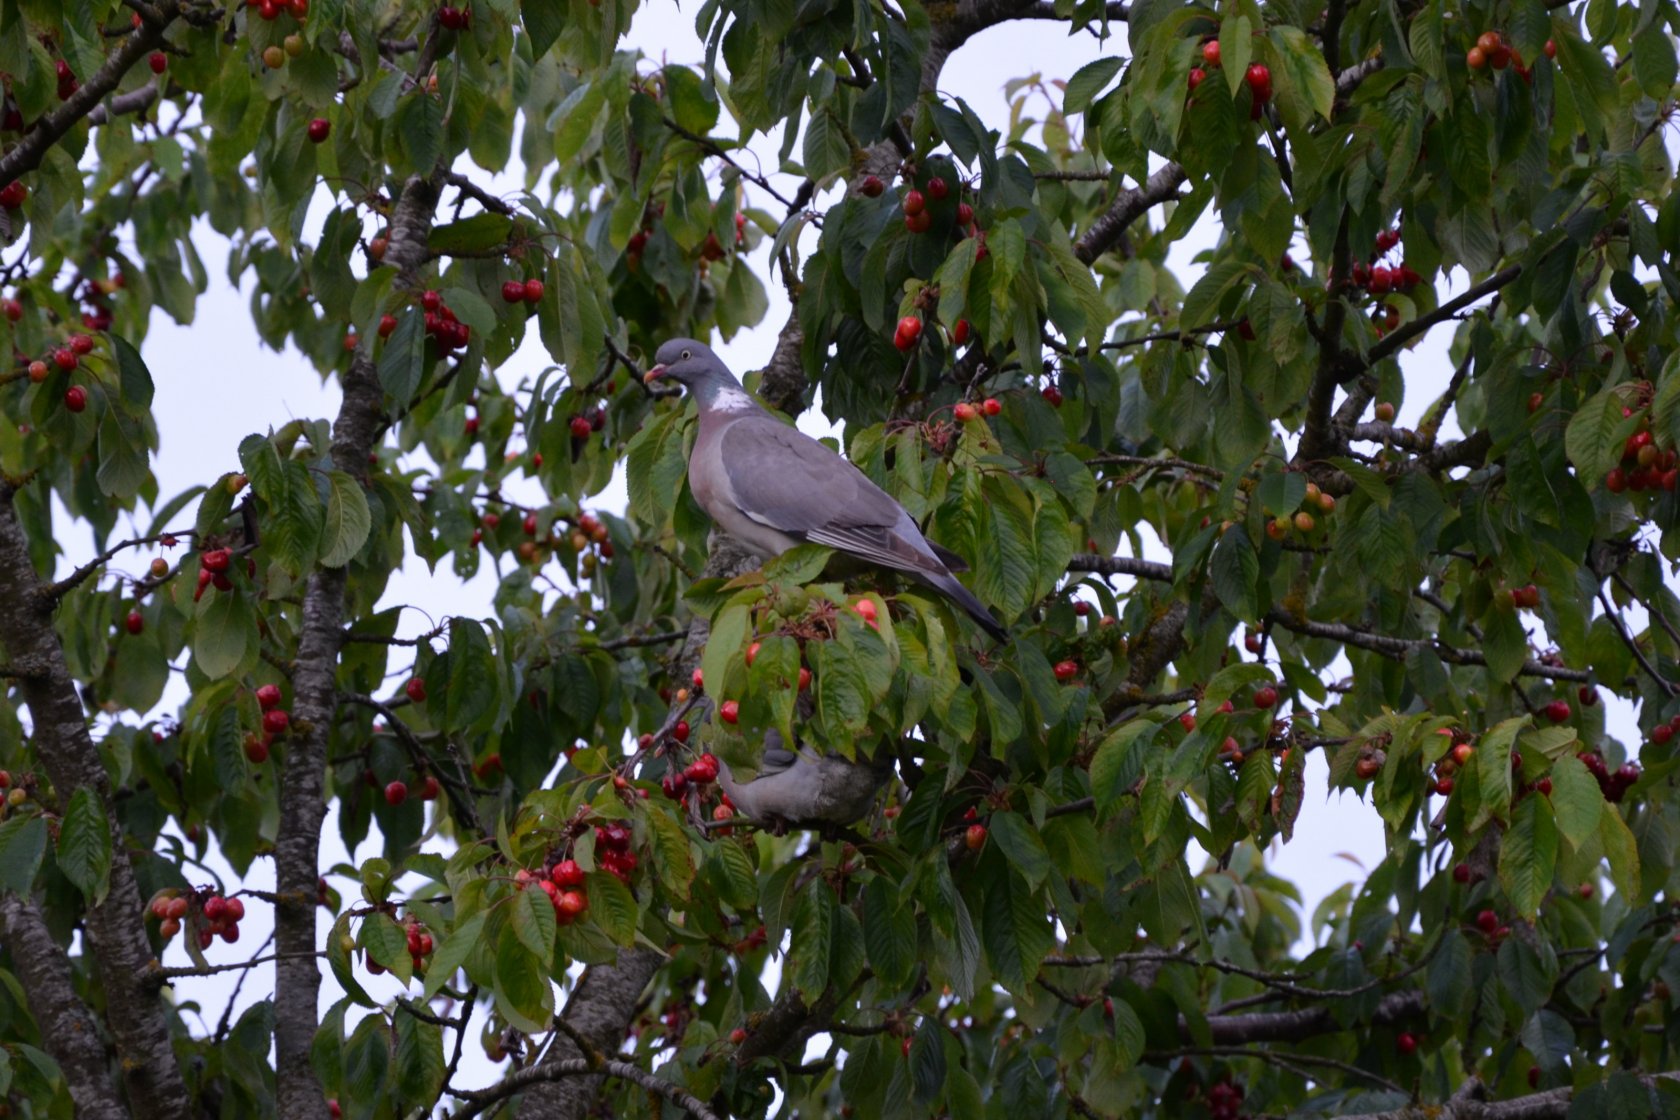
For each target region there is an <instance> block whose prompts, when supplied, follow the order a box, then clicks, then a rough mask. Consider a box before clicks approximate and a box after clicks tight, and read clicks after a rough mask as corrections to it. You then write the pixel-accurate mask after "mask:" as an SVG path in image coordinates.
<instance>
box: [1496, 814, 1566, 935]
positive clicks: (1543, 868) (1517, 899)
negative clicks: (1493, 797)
mask: <svg viewBox="0 0 1680 1120" xmlns="http://www.w3.org/2000/svg"><path fill="white" fill-rule="evenodd" d="M1557 854H1558V831H1557V822H1556V821H1555V820H1554V819H1553V818H1552V807H1551V804H1550V803H1549V802H1548V801H1547V800H1546V799H1545V798H1543V797H1525V798H1523V799H1522V800H1521V801H1519V802H1518V803H1517V807H1516V810H1515V811H1514V812H1513V813H1512V820H1511V829H1510V831H1508V832H1507V833H1506V834H1505V835H1504V837H1503V838H1502V839H1501V840H1500V844H1499V882H1500V885H1501V886H1503V887H1504V888H1505V894H1506V895H1507V897H1509V898H1510V900H1511V906H1512V908H1513V909H1514V910H1515V911H1516V913H1517V914H1518V915H1520V916H1522V917H1524V918H1528V919H1530V920H1532V919H1533V918H1534V917H1535V915H1537V914H1538V913H1539V912H1540V903H1541V902H1542V901H1543V900H1544V899H1545V897H1546V892H1547V891H1548V890H1549V889H1551V885H1552V875H1553V873H1554V872H1555V871H1556V869H1557Z"/></svg>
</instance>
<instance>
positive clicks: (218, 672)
mask: <svg viewBox="0 0 1680 1120" xmlns="http://www.w3.org/2000/svg"><path fill="white" fill-rule="evenodd" d="M195 613H196V621H195V624H194V627H193V659H194V660H195V661H197V662H198V667H199V670H200V671H201V672H203V673H204V675H205V676H207V677H210V678H212V679H214V678H216V677H225V676H227V675H228V674H229V673H231V672H233V671H234V670H235V669H237V668H239V666H240V665H242V664H243V663H244V661H245V657H246V654H247V653H248V652H252V651H255V649H256V648H257V620H256V616H255V614H253V612H252V611H251V608H250V605H249V604H248V603H246V602H245V597H244V596H243V595H241V594H240V593H239V592H238V591H215V590H213V589H209V588H206V590H205V592H204V598H202V599H200V600H199V601H198V607H197V610H196V612H195Z"/></svg>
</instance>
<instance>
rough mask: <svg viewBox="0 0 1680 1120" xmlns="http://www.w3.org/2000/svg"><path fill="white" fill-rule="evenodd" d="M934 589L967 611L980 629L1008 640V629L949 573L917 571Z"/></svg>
mask: <svg viewBox="0 0 1680 1120" xmlns="http://www.w3.org/2000/svg"><path fill="white" fill-rule="evenodd" d="M918 574H920V575H921V577H922V578H923V579H925V580H926V581H927V582H928V584H929V586H931V587H933V588H934V590H936V591H938V592H939V593H940V594H942V595H944V596H945V597H946V598H948V599H950V600H951V601H952V602H953V603H955V604H956V605H957V606H959V607H961V608H962V609H963V610H964V611H965V612H967V614H968V617H970V618H972V619H973V620H974V621H975V622H976V623H978V624H979V626H980V629H982V630H984V631H985V632H986V633H988V634H990V635H991V636H992V637H993V638H995V639H996V640H998V641H1000V642H1007V641H1008V640H1009V630H1008V629H1007V628H1006V627H1005V626H1004V625H1003V623H1001V622H999V621H998V620H997V618H996V616H994V615H993V614H992V612H991V611H989V610H987V609H986V607H985V604H983V603H982V602H980V600H978V599H976V598H975V597H974V593H973V592H971V591H970V590H969V589H968V588H966V587H964V586H963V585H962V584H961V583H959V582H958V581H957V578H956V577H955V576H953V575H949V574H941V575H933V574H931V573H928V572H921V573H918Z"/></svg>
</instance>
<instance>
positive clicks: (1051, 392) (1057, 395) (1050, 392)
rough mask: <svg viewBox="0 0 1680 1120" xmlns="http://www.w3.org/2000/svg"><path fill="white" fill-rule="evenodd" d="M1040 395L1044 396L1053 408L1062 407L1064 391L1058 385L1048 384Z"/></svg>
mask: <svg viewBox="0 0 1680 1120" xmlns="http://www.w3.org/2000/svg"><path fill="white" fill-rule="evenodd" d="M1038 395H1039V396H1041V397H1043V398H1044V400H1045V401H1046V402H1047V403H1048V404H1049V405H1050V407H1051V408H1060V407H1062V391H1061V390H1060V389H1058V388H1056V386H1054V385H1046V386H1045V387H1044V388H1043V389H1042V390H1041V391H1040V392H1039V394H1038Z"/></svg>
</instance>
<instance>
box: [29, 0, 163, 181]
mask: <svg viewBox="0 0 1680 1120" xmlns="http://www.w3.org/2000/svg"><path fill="white" fill-rule="evenodd" d="M154 10H155V12H156V14H157V22H155V23H153V22H151V21H149V20H146V21H142V22H141V24H140V26H139V27H137V28H135V30H134V32H133V34H131V35H129V36H128V38H126V39H124V40H123V43H122V46H120V47H118V48H117V49H116V50H114V51H112V52H111V54H110V55H109V57H107V58H106V59H105V65H103V66H101V67H100V68H99V69H98V70H95V71H94V72H93V73H92V74H90V75H89V76H88V79H87V81H85V82H83V83H82V85H81V88H80V89H78V90H77V91H76V92H75V93H73V94H71V95H70V97H69V99H68V100H67V101H65V102H64V103H63V104H62V105H60V106H59V107H58V108H56V109H54V110H53V111H52V112H50V113H48V114H46V115H45V116H43V117H42V118H41V119H40V121H39V122H38V123H37V124H36V125H35V127H34V128H32V129H30V130H29V132H28V133H27V134H26V135H25V136H24V138H23V139H22V140H20V141H18V143H17V146H16V147H14V148H12V150H11V151H9V152H7V153H6V154H5V155H4V156H0V183H10V182H11V181H12V180H13V179H16V178H18V177H19V176H21V175H24V174H26V173H27V172H30V171H33V170H35V169H36V168H37V167H39V166H41V159H42V157H43V156H45V155H46V154H47V150H48V149H50V148H51V147H52V146H53V145H54V144H56V143H58V142H59V141H60V140H62V139H63V138H64V135H65V133H67V132H69V131H70V130H71V129H72V128H74V127H76V124H77V122H79V121H81V120H82V119H83V118H85V117H88V116H90V115H91V114H92V113H93V111H94V109H95V108H97V107H98V105H99V103H100V102H101V101H103V100H105V98H106V97H107V96H108V95H109V94H110V93H111V92H112V91H113V90H115V89H116V88H117V87H118V86H119V85H121V84H122V80H123V76H124V75H126V74H127V73H128V72H129V70H130V69H131V68H133V66H134V65H135V64H136V63H138V62H139V61H140V60H141V59H142V58H145V57H146V56H147V55H148V54H150V53H152V52H153V51H155V50H157V49H158V48H159V47H160V46H162V45H163V33H164V31H165V30H166V29H167V28H168V27H169V25H170V24H171V23H173V22H174V21H175V20H176V19H178V18H180V15H181V0H160V2H159V3H158V4H157V5H156V7H155V9H154Z"/></svg>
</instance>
